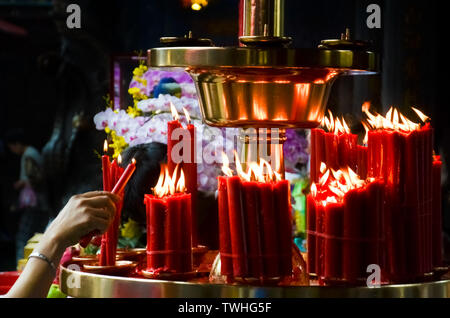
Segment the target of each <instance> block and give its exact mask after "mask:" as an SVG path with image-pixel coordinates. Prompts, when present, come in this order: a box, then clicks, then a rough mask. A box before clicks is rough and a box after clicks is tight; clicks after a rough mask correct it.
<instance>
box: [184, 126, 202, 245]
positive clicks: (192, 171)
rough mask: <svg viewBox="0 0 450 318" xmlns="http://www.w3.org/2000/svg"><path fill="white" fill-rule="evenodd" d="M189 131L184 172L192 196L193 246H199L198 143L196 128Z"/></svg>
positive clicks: (189, 128) (190, 127)
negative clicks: (197, 205)
mask: <svg viewBox="0 0 450 318" xmlns="http://www.w3.org/2000/svg"><path fill="white" fill-rule="evenodd" d="M187 130H188V132H189V138H187V140H183V142H184V143H185V144H184V147H183V148H184V149H189V151H190V156H189V162H183V165H182V166H183V171H184V174H185V180H186V192H187V193H190V194H191V217H192V222H191V224H192V245H193V246H198V217H197V209H196V204H197V163H196V161H195V160H196V142H195V140H196V139H195V127H194V125H192V124H188V126H187Z"/></svg>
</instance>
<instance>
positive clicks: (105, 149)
mask: <svg viewBox="0 0 450 318" xmlns="http://www.w3.org/2000/svg"><path fill="white" fill-rule="evenodd" d="M108 149H109V146H108V140H106V139H105V142H104V143H103V152H104V153H107V152H108Z"/></svg>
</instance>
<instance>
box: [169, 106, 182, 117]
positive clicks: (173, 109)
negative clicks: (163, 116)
mask: <svg viewBox="0 0 450 318" xmlns="http://www.w3.org/2000/svg"><path fill="white" fill-rule="evenodd" d="M170 111H171V112H172V118H173V120H179V118H180V116H179V115H178V111H177V108H176V107H175V105H174V104H173V103H172V102H170Z"/></svg>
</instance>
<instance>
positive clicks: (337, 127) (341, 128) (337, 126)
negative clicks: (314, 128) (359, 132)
mask: <svg viewBox="0 0 450 318" xmlns="http://www.w3.org/2000/svg"><path fill="white" fill-rule="evenodd" d="M328 114H329V117H327V116H326V115H325V116H324V117H323V118H322V121H321V125H322V127H324V128H326V129H327V130H328V131H329V132H331V133H335V134H344V133H345V134H350V133H351V132H350V128H348V125H347V123H346V122H345V119H344V117H342V118H341V119H339V118H337V117H336V119H335V118H334V117H333V113H332V112H331V111H330V110H328Z"/></svg>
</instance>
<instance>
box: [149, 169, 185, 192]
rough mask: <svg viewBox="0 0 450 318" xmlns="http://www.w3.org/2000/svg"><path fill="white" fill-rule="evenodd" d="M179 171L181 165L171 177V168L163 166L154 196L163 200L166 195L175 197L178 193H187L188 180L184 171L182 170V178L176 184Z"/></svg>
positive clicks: (154, 189)
mask: <svg viewBox="0 0 450 318" xmlns="http://www.w3.org/2000/svg"><path fill="white" fill-rule="evenodd" d="M178 169H179V165H177V166H176V167H175V170H174V171H173V174H172V176H170V173H169V168H168V167H167V165H165V164H162V165H161V170H160V173H159V178H158V182H157V183H156V185H155V187H154V188H153V189H152V191H153V194H154V195H155V196H156V197H158V198H162V197H164V196H166V195H173V194H175V193H176V192H185V191H186V180H185V177H184V171H183V169H180V177H179V178H178V182H177V183H176V184H175V181H176V179H177V173H178Z"/></svg>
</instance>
